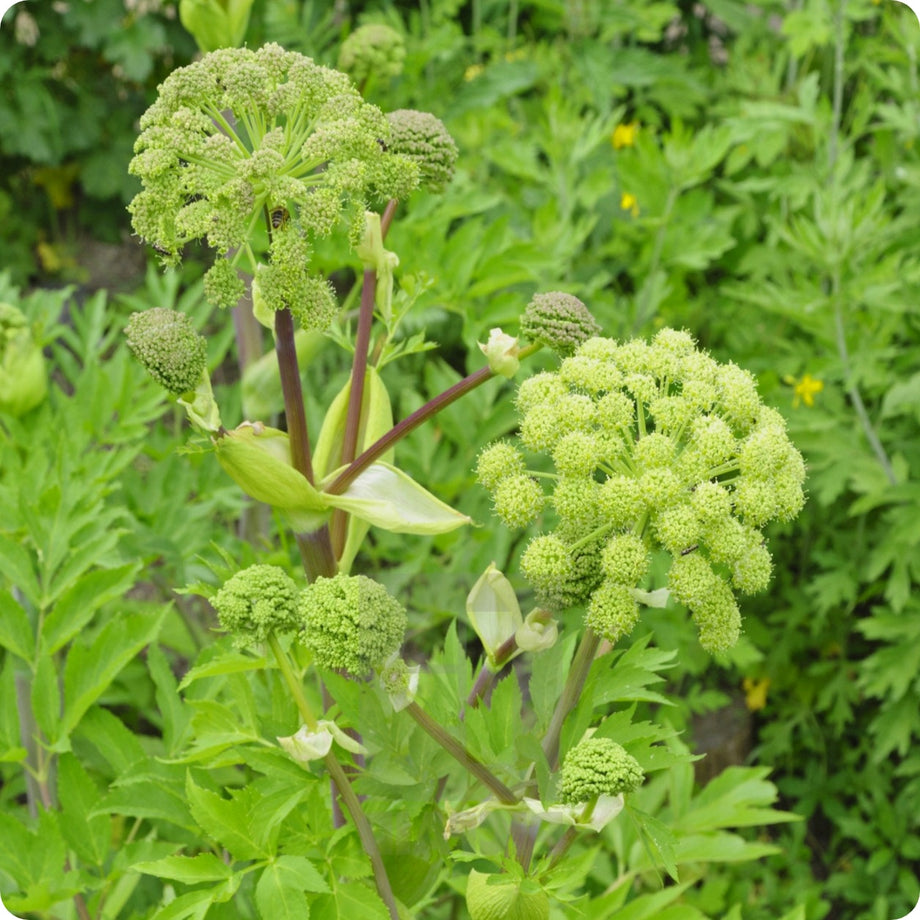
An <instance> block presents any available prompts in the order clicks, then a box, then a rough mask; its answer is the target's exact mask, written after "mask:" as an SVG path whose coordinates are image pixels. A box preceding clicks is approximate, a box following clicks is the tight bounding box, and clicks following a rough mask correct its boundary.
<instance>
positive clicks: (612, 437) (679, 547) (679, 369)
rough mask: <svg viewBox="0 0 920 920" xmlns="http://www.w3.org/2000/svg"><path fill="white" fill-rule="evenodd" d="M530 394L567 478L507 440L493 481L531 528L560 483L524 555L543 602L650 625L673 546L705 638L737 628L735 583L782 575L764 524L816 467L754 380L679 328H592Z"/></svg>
mask: <svg viewBox="0 0 920 920" xmlns="http://www.w3.org/2000/svg"><path fill="white" fill-rule="evenodd" d="M516 406H517V409H518V412H519V414H520V428H519V439H520V442H521V444H522V445H523V446H524V447H525V448H527V449H528V450H530V451H535V452H539V453H542V454H546V455H548V456H549V458H550V459H551V460H552V463H553V466H554V468H555V475H549V476H548V475H546V473H545V472H544V473H542V474H541V476H540V477H539V478H533V474H532V473H531V471H529V470H528V469H527V468H526V467H525V466H524V461H523V460H522V458H521V455H520V454H519V453H518V452H517V451H516V450H515V448H514V447H513V446H511V445H509V444H507V443H504V444H502V445H501V447H500V449H498V448H495V447H493V448H489V449H487V450H486V451H484V453H483V458H487V461H486V459H484V460H483V461H482V462H481V464H480V471H479V472H480V481H481V482H482V484H483V485H484V486H485V487H486V488H487V489H489V490H490V491H491V492H492V494H493V498H494V499H495V502H496V506H498V505H499V504H501V516H502V519H503V520H504V521H505V522H506V523H509V524H513V523H519V524H520V525H523V524H526V523H529V522H530V521H531V520H533V518H534V516H535V513H537V511H538V510H539V509H540V508H542V507H543V503H542V502H541V500H540V498H539V497H538V496H537V495H536V493H535V492H534V487H535V486H536V485H537V484H538V483H549V484H550V489H551V492H550V493H549V494H548V495H547V500H546V507H548V508H551V509H552V510H553V511H554V512H555V518H556V522H555V525H554V526H551V527H550V529H549V530H547V531H546V532H544V533H543V534H541V535H540V536H538V537H536V538H535V539H534V540H533V541H532V542H531V543H530V545H529V546H528V547H527V548H526V549H525V551H524V553H523V556H522V558H521V569H522V572H523V574H524V575H525V577H526V578H527V579H528V580H529V581H530V582H531V584H532V585H533V587H534V589H535V590H536V593H537V597H538V601H539V602H540V603H541V604H544V605H546V606H551V607H552V606H556V607H558V606H570V605H573V604H585V605H586V617H587V623H588V625H589V626H591V627H592V628H593V629H594V630H595V631H597V632H598V633H600V634H601V635H602V636H604V637H605V638H607V639H609V640H611V641H615V640H616V639H617V638H619V637H620V636H623V635H626V634H627V633H628V632H629V631H630V630H631V629H632V628H633V627H634V625H635V623H636V621H637V619H638V607H637V606H636V601H635V596H636V594H635V591H634V589H635V588H637V586H638V585H639V584H640V582H641V581H642V579H643V578H644V577H645V576H646V573H647V568H648V559H649V554H650V552H652V551H653V550H656V549H662V550H664V551H665V552H667V553H668V554H670V555H671V557H672V559H673V570H672V571H673V574H672V576H671V579H670V582H669V587H670V589H671V593H672V595H673V596H674V597H675V598H677V600H679V601H680V602H681V603H683V604H685V605H686V606H687V607H688V608H689V609H690V611H691V613H692V614H693V617H694V621H695V622H696V624H697V625H698V627H699V629H700V638H701V642H702V644H703V645H704V646H705V647H707V648H709V649H713V650H715V649H723V648H727V647H729V646H730V645H731V644H732V643H733V642H734V641H736V639H737V637H738V635H739V633H740V614H739V612H738V605H737V602H736V600H735V593H736V592H740V593H742V594H750V593H755V592H758V591H763V590H764V589H765V588H766V587H767V585H768V583H769V580H770V575H771V560H770V553H769V552H768V550H767V549H766V546H765V544H764V537H763V534H762V528H763V527H764V525H766V524H768V523H769V522H770V521H773V520H780V521H788V520H791V519H792V518H793V517H795V515H796V514H797V513H798V512H799V510H800V509H801V507H802V504H803V502H804V492H803V489H802V485H803V482H804V480H805V464H804V462H803V460H802V457H801V455H800V454H799V452H798V451H797V450H796V449H795V447H794V446H793V445H792V443H791V442H790V441H789V437H788V434H787V432H786V428H785V423H784V421H783V419H782V416H781V415H780V414H779V413H778V412H776V411H775V410H773V409H770V408H767V407H765V406H764V405H763V404H762V403H761V402H760V397H759V396H758V394H757V390H756V384H755V382H754V379H753V377H752V376H751V375H750V374H749V373H747V372H746V371H743V370H742V369H741V368H739V367H737V366H735V365H733V364H719V363H718V362H716V361H715V360H714V359H713V358H711V357H710V356H709V355H708V354H706V353H705V352H702V351H699V350H698V349H697V348H696V343H695V342H694V340H693V338H692V337H691V336H690V335H689V334H688V333H686V332H682V331H678V330H673V329H663V330H661V331H660V332H659V333H658V334H657V335H656V336H655V337H654V339H653V340H652V341H650V342H646V341H641V340H632V341H628V342H622V343H618V342H616V341H613V340H611V339H606V338H599V337H592V338H588V339H586V340H585V341H583V342H582V344H581V345H579V346H577V347H576V348H574V350H573V353H572V354H571V356H570V357H568V358H566V359H564V360H563V361H562V363H561V366H560V368H559V370H558V372H556V373H552V372H543V373H540V374H537V375H536V376H534V377H532V378H530V379H529V380H527V381H524V383H522V384H521V386H520V388H519V390H518V394H517V399H516ZM492 450H495V451H496V453H494V454H492V453H491V451H492ZM536 469H539V470H543V469H544V465H543V464H537V465H536ZM511 480H513V481H514V483H515V484H516V486H517V488H516V489H512V488H511V487H510V486H507V485H505V483H507V482H509V481H511ZM525 482H527V483H528V485H527V487H526V489H525V488H524V486H523V484H524V483H525ZM515 502H520V507H519V508H518V509H515V508H514V507H513V506H514V503H515ZM550 524H551V525H552V521H550Z"/></svg>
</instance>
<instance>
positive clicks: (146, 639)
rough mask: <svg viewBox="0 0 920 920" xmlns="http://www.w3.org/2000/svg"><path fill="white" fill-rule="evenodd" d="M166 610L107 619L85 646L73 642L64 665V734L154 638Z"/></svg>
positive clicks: (66, 733)
mask: <svg viewBox="0 0 920 920" xmlns="http://www.w3.org/2000/svg"><path fill="white" fill-rule="evenodd" d="M165 613H166V609H165V608H163V609H162V610H161V611H159V612H158V613H157V614H156V615H153V616H150V615H147V614H133V615H128V616H122V617H118V618H116V619H114V620H111V621H110V622H109V623H108V624H106V626H104V627H103V629H102V630H101V631H100V632H99V633H98V634H97V635H96V637H95V638H94V639H93V640H92V641H91V643H90V644H88V645H82V644H74V645H73V646H72V647H71V649H70V652H69V654H68V655H67V665H66V666H65V668H64V702H65V706H64V718H63V720H62V726H61V732H62V734H63V735H68V734H69V733H70V732H71V731H73V729H74V728H75V727H76V726H77V724H78V723H79V721H80V719H82V718H83V714H84V713H85V712H86V710H87V709H89V707H90V706H91V705H92V704H93V703H94V702H95V701H96V700H97V699H98V698H99V697H100V696H101V695H102V694H103V693H104V692H105V690H106V689H107V688H108V686H109V684H111V683H112V681H113V680H114V679H115V677H116V676H117V675H118V672H119V671H121V669H122V668H123V667H124V666H125V665H126V664H127V663H128V662H129V661H131V659H132V658H134V656H135V655H137V654H138V652H140V651H141V649H142V648H144V646H146V645H148V644H149V643H150V642H152V641H153V639H154V638H155V637H156V634H157V633H158V632H159V630H160V624H161V623H162V621H163V616H164V615H165Z"/></svg>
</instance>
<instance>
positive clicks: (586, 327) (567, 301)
mask: <svg viewBox="0 0 920 920" xmlns="http://www.w3.org/2000/svg"><path fill="white" fill-rule="evenodd" d="M600 331H601V327H600V326H599V325H598V324H597V321H596V320H595V319H594V317H593V316H592V315H591V313H590V311H589V310H588V308H587V307H586V306H585V305H584V304H583V303H582V302H581V301H580V300H579V299H578V298H577V297H573V296H572V295H571V294H564V293H562V292H561V291H551V292H550V293H548V294H534V296H533V298H532V299H531V301H530V303H529V304H528V305H527V309H526V310H524V313H523V315H522V316H521V335H523V336H524V337H525V338H528V339H530V340H531V341H533V342H539V343H540V344H541V345H546V346H548V347H549V348H551V349H552V350H553V351H555V352H556V354H558V355H560V356H561V357H568V356H569V355H571V354H573V353H574V351H575V349H576V348H577V347H578V346H579V345H581V343H582V342H584V341H585V340H586V339H589V338H591V337H592V336H595V335H599V334H600Z"/></svg>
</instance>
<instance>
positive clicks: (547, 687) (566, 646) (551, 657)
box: [530, 633, 578, 729]
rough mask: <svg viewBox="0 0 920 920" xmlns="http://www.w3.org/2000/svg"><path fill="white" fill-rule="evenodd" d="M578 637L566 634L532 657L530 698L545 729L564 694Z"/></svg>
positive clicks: (538, 720)
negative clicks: (563, 689) (549, 647)
mask: <svg viewBox="0 0 920 920" xmlns="http://www.w3.org/2000/svg"><path fill="white" fill-rule="evenodd" d="M577 639H578V637H577V635H575V634H574V633H572V634H571V635H568V636H564V637H563V638H562V639H560V640H559V641H558V642H557V643H556V644H555V645H554V646H553V647H552V648H551V649H548V650H547V651H545V652H542V653H541V654H539V655H535V656H534V657H533V659H532V660H533V665H532V666H533V672H532V674H531V678H530V700H531V703H532V704H533V708H534V712H535V714H536V716H537V725H538V727H540V728H544V729H545V728H546V727H547V726H548V725H549V720H550V719H551V718H552V715H553V710H554V709H555V708H556V702H557V700H558V699H559V697H560V695H561V694H562V688H563V687H564V686H565V678H566V676H567V675H568V673H569V665H570V664H571V662H572V652H573V650H574V648H575V642H576V641H577Z"/></svg>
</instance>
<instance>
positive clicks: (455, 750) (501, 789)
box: [406, 703, 518, 805]
mask: <svg viewBox="0 0 920 920" xmlns="http://www.w3.org/2000/svg"><path fill="white" fill-rule="evenodd" d="M406 712H408V713H409V715H410V716H412V718H413V719H415V721H416V722H417V723H418V724H419V726H421V728H422V729H424V730H425V731H426V732H427V733H428V734H429V735H430V736H431V737H432V738H433V739H434V740H435V741H437V743H438V744H440V745H441V747H442V748H444V750H445V751H447V753H448V754H450V755H451V757H453V758H454V760H456V761H457V762H458V763H459V764H460V765H461V766H462V767H464V768H465V769H466V770H467V771H468V772H469V773H471V774H472V775H473V776H475V777H476V779H478V780H479V781H480V782H481V783H482V784H483V785H484V786H486V787H487V788H488V789H489V790H490V791H491V792H492V794H493V795H494V796H495V797H496V798H497V799H498V800H499V801H500V802H504V804H506V805H516V804H517V803H518V797H517V796H516V795H515V794H514V793H513V792H512V791H511V790H510V789H509V788H508V787H507V786H506V785H505V784H504V783H503V782H502V781H501V780H500V779H499V778H498V777H497V776H496V775H495V774H494V773H493V772H492V771H491V770H490V769H489V768H488V767H487V766H486V765H485V764H484V763H482V761H479V760H477V759H476V758H475V757H474V756H473V755H472V754H471V753H470V752H469V751H468V750H467V749H466V748H465V747H464V746H463V745H462V744H461V743H460V742H459V741H458V740H457V739H456V738H454V736H453V735H451V734H450V733H449V732H447V731H445V729H444V727H443V726H441V725H439V724H438V723H437V722H435V720H434V719H432V718H431V716H430V715H428V713H427V712H425V710H424V709H422V707H421V706H419V705H418V703H410V704H409V705H408V706H407V707H406Z"/></svg>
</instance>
